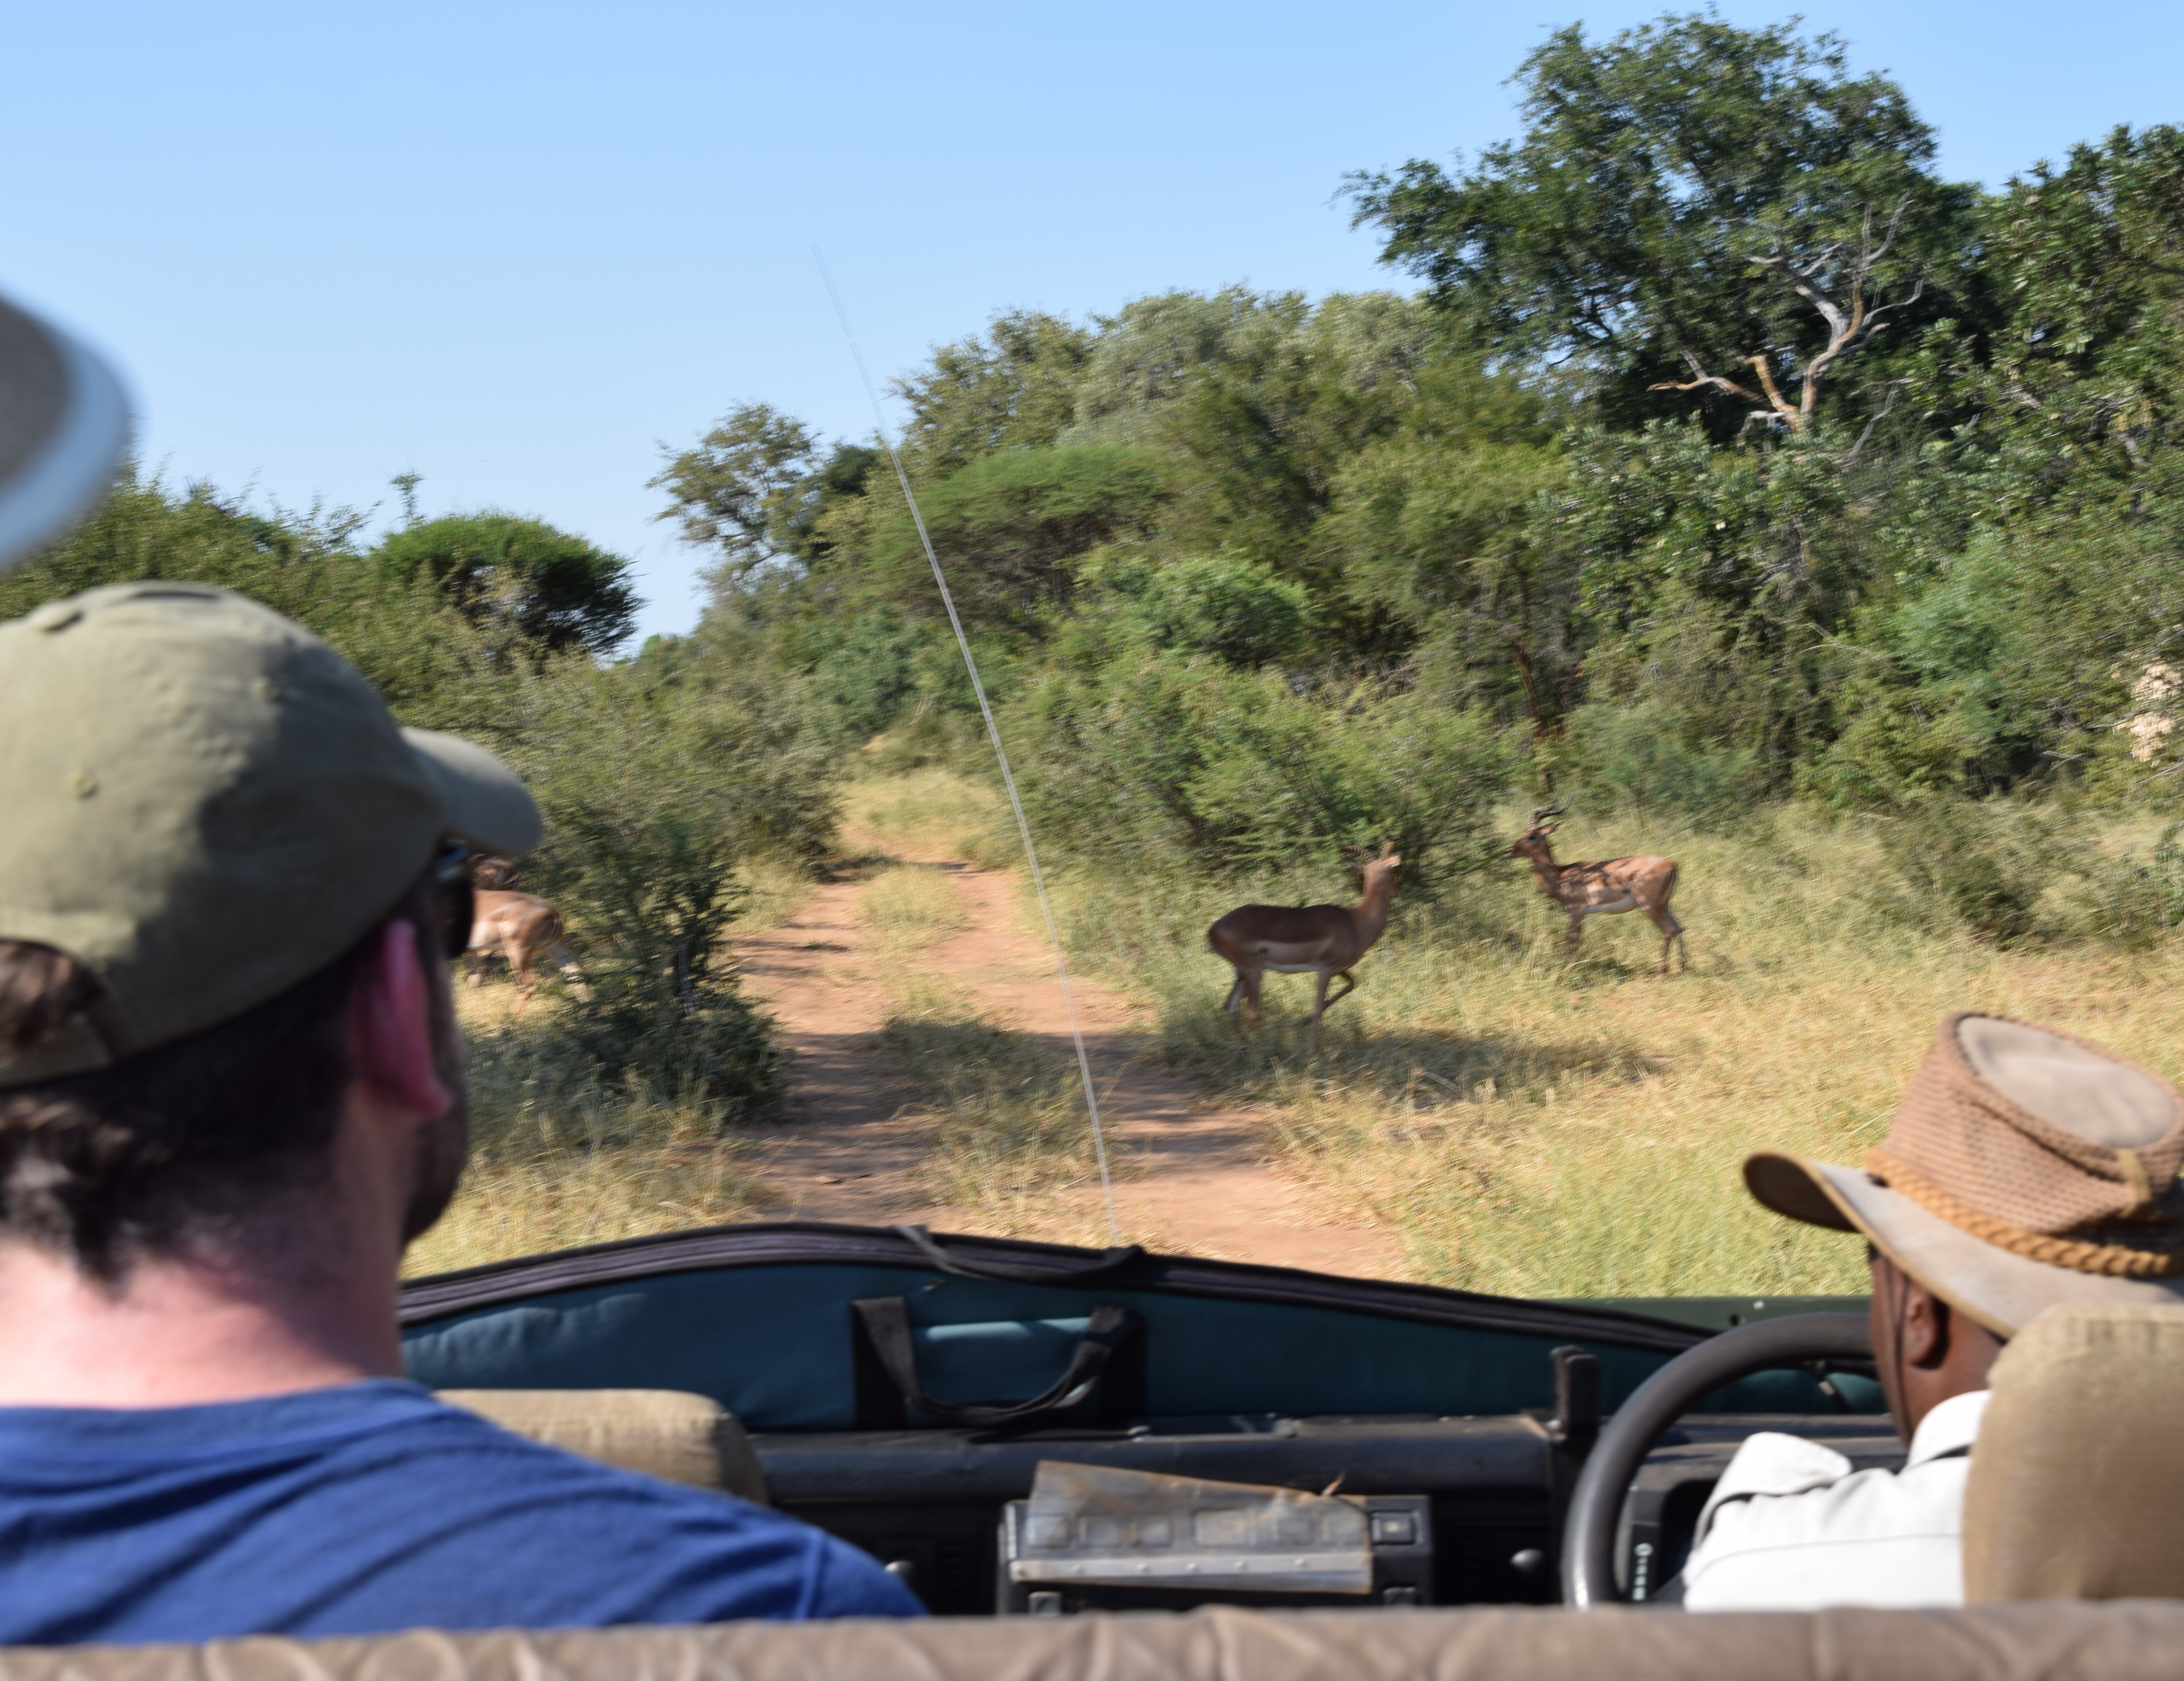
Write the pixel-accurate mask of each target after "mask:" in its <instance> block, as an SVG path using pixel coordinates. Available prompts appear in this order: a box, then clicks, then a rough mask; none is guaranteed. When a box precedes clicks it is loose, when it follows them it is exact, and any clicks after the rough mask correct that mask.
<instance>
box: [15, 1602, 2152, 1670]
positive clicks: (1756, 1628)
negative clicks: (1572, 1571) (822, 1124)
mask: <svg viewBox="0 0 2184 1681" xmlns="http://www.w3.org/2000/svg"><path fill="white" fill-rule="evenodd" d="M2181 1650H2184V1606H2164V1605H2150V1604H2145V1603H2141V1604H2137V1605H2114V1606H2073V1605H2044V1606H1982V1607H1980V1608H1977V1609H1975V1610H1970V1611H1855V1610H1842V1611H1819V1612H1816V1613H1809V1614H1808V1613H1804V1612H1797V1611H1773V1612H1757V1613H1755V1612H1749V1611H1745V1612H1738V1611H1707V1612H1705V1613H1703V1614H1697V1613H1695V1614H1692V1615H1689V1616H1686V1615H1685V1614H1684V1613H1682V1612H1680V1611H1638V1610H1631V1609H1622V1610H1614V1609H1611V1610H1607V1611H1559V1610H1552V1611H1551V1610H1539V1611H1501V1610H1479V1611H1234V1610H1228V1609H1217V1610H1212V1611H1194V1612H1190V1613H1189V1614H1187V1615H1184V1616H1176V1615H1173V1614H1172V1613H1169V1612H1166V1611H1145V1612H1139V1613H1134V1614H1129V1615H1123V1616H1117V1617H934V1618H933V1619H931V1620H929V1621H922V1622H919V1621H911V1622H859V1621H850V1622H802V1623H797V1622H727V1623H721V1624H719V1625H717V1626H716V1627H714V1628H602V1629H590V1630H576V1629H561V1630H552V1631H542V1632H539V1633H535V1634H525V1633H523V1632H522V1631H521V1630H516V1629H506V1628H504V1629H497V1630H493V1631H492V1632H489V1633H479V1634H439V1633H437V1632H435V1631H432V1630H430V1629H415V1630H412V1631H411V1632H409V1633H408V1634H388V1635H383V1636H382V1637H380V1638H378V1639H338V1640H308V1641H306V1640H284V1639H254V1640H221V1641H216V1642H214V1643H213V1644H211V1645H203V1646H76V1647H71V1648H58V1649H56V1648H51V1647H48V1648H45V1649H42V1650H38V1649H31V1648H26V1647H16V1648H14V1649H13V1650H0V1681H647V1678H649V1681H866V1678H868V1677H869V1678H874V1681H879V1678H889V1681H892V1678H894V1677H915V1678H917V1681H1733V1678H1750V1681H2142V1678H2143V1681H2156V1678H2159V1681H2170V1678H2173V1677H2174V1676H2175V1675H2176V1670H2177V1654H2178V1653H2179V1651H2181Z"/></svg>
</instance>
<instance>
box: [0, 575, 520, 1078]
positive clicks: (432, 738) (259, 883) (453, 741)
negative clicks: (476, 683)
mask: <svg viewBox="0 0 2184 1681" xmlns="http://www.w3.org/2000/svg"><path fill="white" fill-rule="evenodd" d="M0 813H5V815H4V817H0V939H10V940H33V941H40V942H42V943H43V944H45V945H48V946H53V947H58V949H60V950H61V951H64V952H68V953H69V954H70V956H72V957H74V958H77V959H78V960H79V961H80V962H82V963H86V964H87V965H89V967H90V968H91V969H92V970H93V971H94V972H95V973H96V974H97V976H98V978H99V980H101V981H102V982H103V986H104V991H103V997H101V998H100V999H99V1001H98V1002H96V1003H94V1004H93V1005H92V1006H91V1008H89V1009H87V1010H86V1011H85V1012H84V1014H82V1015H81V1016H79V1017H77V1018H76V1019H75V1020H73V1021H72V1022H70V1024H69V1025H67V1026H66V1027H65V1028H64V1030H63V1031H62V1032H61V1033H60V1034H58V1036H55V1037H54V1038H53V1039H52V1040H49V1041H48V1042H46V1043H45V1044H43V1045H42V1046H40V1047H37V1048H36V1050H35V1051H34V1052H32V1053H30V1054H27V1055H25V1056H20V1057H15V1058H7V1057H5V1055H4V1053H0V1086H20V1085H23V1084H25V1083H27V1082H29V1081H38V1080H51V1079H55V1078H58V1077H59V1076H61V1075H69V1074H79V1073H82V1072H84V1071H86V1070H87V1069H96V1068H104V1067H107V1066H109V1065H111V1064H114V1063H118V1062H120V1061H121V1060H122V1059H123V1058H127V1057H131V1056H133V1055H135V1054H136V1053H138V1052H140V1051H147V1050H150V1049H151V1048H153V1047H154V1046H158V1045H164V1044H166V1043H169V1042H171V1041H174V1040H176V1039H180V1038H183V1037H185V1036H187V1035H189V1034H192V1033H195V1032H198V1031H200V1030H203V1029H204V1028H208V1027H210V1026H213V1025H215V1024H216V1023H219V1022H222V1021H226V1020H227V1019H229V1018H231V1017H233V1016H237V1015H239V1014H242V1012H243V1011H245V1010H247V1009H248V1008H250V1007H251V1006H252V1005H253V1004H258V1003H262V1002H265V1000H266V999H268V998H271V997H276V996H278V995H279V994H280V993H281V992H283V991H286V990H287V989H288V988H289V987H291V986H294V985H296V984H297V983H298V981H301V980H304V979H306V978H307V977H309V975H314V974H315V973H316V972H317V971H318V970H320V969H323V968H325V967H326V964H327V963H331V962H332V961H333V960H334V959H335V958H337V957H339V956H340V955H341V954H342V953H343V952H345V951H347V950H348V948H349V947H351V946H353V945H354V944H355V943H356V941H359V939H361V938H362V937H363V936H364V935H365V933H366V931H368V930H370V927H371V926H372V924H374V923H375V922H376V921H377V920H378V919H380V918H381V917H383V916H385V915H386V914H387V912H388V910H389V909H390V908H392V907H393V904H394V902H395V901H396V900H397V899H398V898H399V897H400V896H401V895H402V893H403V892H404V890H406V889H407V888H408V887H409V885H410V884H411V883H413V882H414V881H415V880H416V879H417V877H418V876H419V874H421V873H422V872H423V870H424V869H425V868H426V865H427V864H428V863H431V862H432V857H433V856H434V854H435V853H436V852H437V849H438V847H439V846H440V843H441V841H442V839H443V836H448V835H452V836H454V837H456V838H457V839H460V840H462V841H467V842H469V843H471V845H473V846H478V847H481V848H483V849H485V850H487V851H489V852H528V851H530V850H531V849H532V847H533V846H537V845H538V836H539V819H538V807H537V806H536V805H535V804H534V803H533V802H532V798H531V796H530V795H529V794H528V793H527V792H526V791H525V790H524V787H523V785H522V784H521V782H520V781H518V780H517V779H516V778H515V773H513V772H511V771H510V770H509V768H507V767H506V766H505V765H504V764H502V763H501V762H500V761H499V759H497V758H495V757H493V755H492V754H491V753H489V752H487V751H486V750H485V749H484V748H482V747H480V746H476V745H474V744H472V743H471V742H468V741H465V740H460V739H459V738H457V737H455V736H452V735H441V734H435V733H434V732H432V731H431V730H425V729H401V728H398V726H397V725H396V723H395V722H394V719H393V715H392V714H390V713H389V712H387V703H386V702H385V701H382V700H381V699H380V697H379V695H378V692H377V691H376V690H374V689H373V688H372V686H371V685H370V684H369V683H367V682H366V681H365V679H364V677H363V676H362V674H361V673H359V672H358V671H357V670H356V668H355V667H354V666H352V665H350V664H349V663H348V661H346V660H344V659H343V658H342V656H340V655H338V654H337V653H336V652H334V651H333V650H332V649H331V648H329V647H328V646H327V645H326V644H325V643H323V642H321V641H320V640H319V639H318V638H317V637H315V636H314V635H312V634H310V633H309V631H307V630H305V629H304V628H303V627H302V626H300V625H298V624H295V623H292V622H291V621H289V620H287V619H285V618H283V617H281V615H280V614H278V613H276V612H272V611H271V610H270V609H269V608H266V607H264V606H259V604H258V603H257V602H255V601H252V600H248V599H247V598H245V597H243V596H241V595H233V594H231V593H230V592H228V591H226V590H224V589H213V588H210V587H209V586H207V585H203V584H171V583H162V582H148V583H142V584H114V585H112V586H110V587H109V588H106V589H92V590H89V591H86V593H84V594H83V595H72V596H70V597H68V598H66V599H65V600H58V601H48V602H47V603H46V604H45V605H44V606H41V607H38V608H36V610H34V611H33V612H30V613H27V614H25V616H24V617H21V618H19V619H14V620H11V621H9V622H8V623H5V624H0Z"/></svg>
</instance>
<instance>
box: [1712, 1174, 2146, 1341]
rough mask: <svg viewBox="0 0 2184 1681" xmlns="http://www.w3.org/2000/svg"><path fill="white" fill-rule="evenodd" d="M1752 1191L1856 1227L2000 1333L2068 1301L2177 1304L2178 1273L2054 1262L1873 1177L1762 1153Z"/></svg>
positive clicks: (1813, 1217)
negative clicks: (1996, 1241)
mask: <svg viewBox="0 0 2184 1681" xmlns="http://www.w3.org/2000/svg"><path fill="white" fill-rule="evenodd" d="M1744 1182H1745V1184H1746V1185H1747V1187H1749V1188H1750V1190H1751V1192H1752V1195H1753V1196H1754V1197H1755V1198H1758V1200H1759V1201H1760V1202H1761V1203H1763V1204H1765V1205H1766V1206H1767V1207H1769V1209H1773V1210H1774V1211H1775V1213H1776V1214H1779V1215H1786V1216H1788V1217H1789V1218H1790V1219H1791V1220H1802V1221H1804V1222H1805V1223H1806V1224H1807V1225H1808V1226H1826V1227H1828V1228H1829V1229H1830V1230H1831V1231H1856V1232H1859V1233H1862V1234H1863V1235H1864V1237H1866V1239H1867V1240H1868V1241H1869V1242H1870V1243H1872V1244H1873V1246H1874V1247H1875V1248H1877V1249H1880V1250H1881V1251H1882V1252H1883V1253H1885V1254H1886V1255H1887V1256H1888V1258H1889V1259H1891V1260H1892V1261H1894V1262H1895V1263H1896V1264H1897V1265H1898V1266H1900V1267H1902V1268H1903V1271H1906V1272H1908V1274H1910V1275H1911V1276H1912V1277H1914V1278H1915V1279H1916V1280H1918V1282H1919V1283H1921V1284H1923V1285H1925V1287H1926V1288H1928V1289H1929V1290H1931V1291H1932V1292H1933V1293H1935V1294H1936V1296H1939V1297H1940V1298H1942V1300H1943V1301H1945V1302H1947V1304H1949V1305H1950V1306H1951V1307H1953V1308H1955V1309H1956V1310H1958V1311H1959V1312H1962V1313H1967V1314H1970V1315H1971V1316H1972V1317H1973V1318H1974V1319H1975V1320H1977V1321H1979V1322H1980V1323H1981V1325H1984V1326H1986V1328H1987V1329H1988V1330H1990V1331H1992V1332H1994V1333H1995V1334H1996V1335H1997V1337H2012V1336H2014V1335H2015V1334H2016V1333H2017V1332H2019V1331H2020V1329H2022V1328H2023V1327H2024V1326H2026V1325H2027V1324H2029V1323H2031V1321H2032V1320H2033V1319H2034V1318H2036V1316H2037V1315H2040V1314H2041V1313H2042V1312H2044V1311H2045V1310H2047V1309H2048V1308H2051V1307H2055V1306H2058V1305H2059V1304H2063V1303H2065V1302H2103V1303H2112V1304H2119V1305H2141V1306H2158V1307H2174V1306H2176V1305H2178V1304H2180V1303H2184V1277H2178V1278H2167V1279H2161V1278H2116V1277H2109V1276H2103V1275H2100V1274H2097V1273H2088V1272H2079V1271H2074V1270H2073V1269H2071V1268H2069V1267H2063V1266H2051V1265H2048V1263H2047V1262H2045V1261H2036V1260H2031V1259H2027V1258H2026V1257H2025V1256H2023V1255H2014V1254H2010V1253H2009V1250H2007V1249H2002V1248H1997V1247H1996V1246H1995V1245H1993V1244H1992V1243H1986V1242H1984V1241H1983V1240H1981V1239H1980V1238H1978V1237H1974V1236H1972V1234H1971V1233H1970V1232H1969V1231H1961V1230H1959V1229H1958V1227H1956V1226H1952V1225H1950V1224H1949V1222H1948V1221H1947V1220H1943V1219H1942V1217H1941V1216H1940V1215H1936V1214H1932V1213H1930V1212H1929V1211H1928V1210H1927V1209H1924V1208H1922V1207H1920V1206H1919V1204H1917V1203H1914V1202H1913V1201H1912V1200H1911V1198H1908V1197H1907V1196H1905V1195H1904V1194H1903V1192H1900V1191H1892V1190H1890V1189H1889V1188H1888V1187H1886V1185H1882V1184H1880V1183H1878V1182H1877V1181H1875V1179H1874V1178H1873V1176H1871V1175H1870V1174H1868V1173H1864V1172H1861V1171H1860V1170H1858V1169H1856V1168H1851V1167H1838V1166H1836V1164H1834V1163H1832V1162H1816V1161H1807V1160H1805V1159H1802V1157H1798V1156H1789V1155H1782V1154H1780V1153H1776V1152H1775V1151H1771V1150H1768V1151H1762V1152H1760V1153H1758V1154H1757V1155H1754V1156H1752V1157H1750V1158H1749V1159H1747V1160H1746V1162H1745V1164H1744Z"/></svg>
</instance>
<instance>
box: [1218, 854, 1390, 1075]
mask: <svg viewBox="0 0 2184 1681" xmlns="http://www.w3.org/2000/svg"><path fill="white" fill-rule="evenodd" d="M1402 861H1403V860H1402V858H1401V856H1400V855H1398V854H1397V852H1396V849H1395V848H1394V847H1393V846H1389V847H1387V848H1385V850H1383V852H1381V854H1380V856H1379V857H1377V858H1374V859H1373V860H1372V861H1371V862H1370V863H1368V864H1367V865H1366V866H1365V896H1364V898H1363V900H1362V902H1360V903H1358V904H1357V905H1355V906H1351V905H1297V906H1290V905H1239V906H1238V907H1237V908H1235V909H1234V910H1233V911H1231V912H1229V914H1228V915H1226V916H1224V917H1223V918H1222V919H1221V920H1220V921H1218V922H1217V923H1215V924H1213V926H1212V927H1211V928H1209V929H1207V930H1206V944H1207V945H1209V946H1211V947H1212V948H1213V950H1214V953H1215V955H1216V956H1217V957H1220V958H1224V959H1226V960H1227V962H1228V963H1229V964H1230V966H1231V967H1233V968H1234V969H1235V971H1236V984H1235V985H1234V986H1231V987H1230V988H1229V1002H1227V1003H1226V1004H1224V1005H1223V1007H1222V1008H1224V1009H1226V1010H1227V1011H1228V1012H1229V1014H1230V1015H1232V1016H1233V1015H1234V1014H1236V1011H1237V1008H1238V1007H1239V1006H1241V1007H1242V1008H1243V1011H1244V1014H1245V1016H1247V1017H1248V1018H1249V1019H1250V1020H1251V1025H1252V1026H1254V1027H1256V1026H1257V1025H1259V980H1260V977H1261V976H1262V975H1264V974H1265V973H1266V971H1267V970H1268V969H1272V970H1273V971H1274V973H1275V974H1277V975H1318V977H1319V980H1318V985H1317V986H1316V987H1315V989H1314V991H1313V994H1312V1014H1310V1015H1309V1016H1307V1018H1306V1019H1307V1021H1309V1022H1310V1023H1311V1024H1312V1048H1313V1049H1314V1050H1318V1048H1319V1019H1320V1017H1322V1016H1323V1015H1325V1014H1327V1007H1328V1006H1329V1004H1333V1003H1336V1002H1340V1001H1341V1000H1342V999H1344V998H1346V997H1349V996H1350V995H1351V993H1352V992H1354V991H1357V981H1356V980H1353V979H1352V978H1351V974H1350V969H1351V964H1353V963H1356V962H1357V960H1358V959H1359V958H1362V957H1363V956H1364V955H1365V953H1366V952H1369V951H1371V950H1372V949H1373V942H1374V941H1378V940H1379V937H1380V935H1381V931H1382V930H1385V928H1386V927H1387V925H1388V902H1389V901H1390V900H1391V899H1392V898H1394V897H1395V895H1396V865H1397V864H1400V863H1402ZM1338 976H1340V979H1341V981H1342V990H1341V991H1340V992H1337V993H1336V994H1335V995H1334V997H1332V998H1330V997H1328V996H1327V983H1328V982H1329V981H1330V980H1334V979H1335V978H1337V977H1338Z"/></svg>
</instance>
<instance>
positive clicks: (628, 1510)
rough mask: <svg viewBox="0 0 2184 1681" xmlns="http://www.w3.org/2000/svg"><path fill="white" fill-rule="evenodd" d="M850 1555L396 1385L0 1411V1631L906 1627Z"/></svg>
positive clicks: (893, 1595)
mask: <svg viewBox="0 0 2184 1681" xmlns="http://www.w3.org/2000/svg"><path fill="white" fill-rule="evenodd" d="M918 1609H919V1607H918V1605H917V1601H916V1600H914V1599H912V1598H911V1594H910V1593H909V1591H908V1590H907V1589H905V1588H904V1587H903V1586H902V1585H901V1584H900V1583H898V1582H897V1581H895V1579H894V1578H893V1577H891V1576H889V1575H888V1573H887V1572H885V1571H883V1570H882V1569H881V1568H880V1567H879V1566H878V1565H877V1564H876V1563H874V1562H873V1561H872V1559H870V1558H868V1557H867V1556H866V1555H864V1554H863V1553H861V1552H859V1551H858V1550H856V1549H855V1548H854V1547H851V1546H849V1545H847V1544H844V1543H843V1542H840V1541H838V1540H836V1539H833V1537H831V1536H829V1535H826V1534H823V1533H821V1532H820V1531H818V1530H816V1529H814V1528H811V1527H809V1526H808V1525H806V1524H803V1523H799V1522H796V1521H795V1520H794V1519H793V1518H788V1517H784V1516H782V1515H781V1514H780V1513H778V1512H773V1511H767V1510H766V1509H765V1508H764V1507H762V1506H755V1505H751V1504H749V1502H748V1501H745V1500H739V1499H735V1498H733V1496H731V1495H727V1494H716V1493H714V1492H712V1491H710V1490H708V1489H704V1488H682V1487H678V1486H677V1485H675V1484H673V1483H661V1482H657V1481H655V1479H653V1478H651V1477H640V1476H638V1475H636V1474H635V1473H634V1472H624V1471H616V1470H615V1469H613V1468H611V1467H610V1466H604V1465H600V1464H597V1463H595V1462H593V1461H592V1460H583V1459H578V1458H577V1457H576V1456H575V1455H571V1454H565V1453H562V1452H560V1450H559V1449H554V1448H547V1447H542V1446H540V1445H539V1444H537V1443H535V1442H528V1441H526V1440H524V1439H523V1438H521V1437H518V1436H514V1435H510V1433H509V1432H506V1431H504V1430H502V1429H501V1428H499V1427H498V1426H496V1425H493V1424H489V1423H487V1421H485V1420H484V1419H482V1418H480V1417H478V1416H476V1414H474V1413H467V1412H464V1411H461V1410H459V1409H457V1408H454V1407H451V1406H447V1405H443V1404H442V1403H440V1402H438V1401H436V1400H434V1399H432V1396H431V1395H429V1394H427V1393H426V1392H425V1391H424V1390H422V1389H420V1388H417V1387H416V1386H415V1385H414V1384H410V1383H404V1382H397V1381H395V1380H393V1379H378V1380H375V1381H372V1382H363V1383H354V1384H348V1385H345V1386H343V1387H342V1388H333V1389H317V1390H312V1391H309V1392H308V1393H303V1394H297V1395H281V1396H276V1397H273V1398H271V1399H265V1400H252V1401H234V1402H226V1403H222V1404H220V1405H211V1406H192V1407H168V1408H159V1409H152V1410H126V1411H123V1410H112V1411H109V1410H94V1409H90V1408H76V1407H9V1408H0V1644H6V1645H61V1644H65V1643H69V1642H74V1641H81V1640H122V1641H131V1640H203V1639H217V1638H219V1637H220V1636H223V1635H237V1634H298V1635H315V1634H376V1633H381V1632H384V1631H387V1630H391V1629H398V1628H509V1627H523V1628H596V1627H599V1626H602V1625H604V1624H608V1623H616V1622H720V1621H724V1620H726V1619H728V1618H732V1617H901V1616H911V1615H915V1614H916V1613H917V1611H918Z"/></svg>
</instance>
